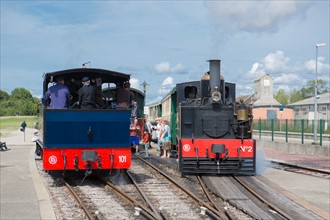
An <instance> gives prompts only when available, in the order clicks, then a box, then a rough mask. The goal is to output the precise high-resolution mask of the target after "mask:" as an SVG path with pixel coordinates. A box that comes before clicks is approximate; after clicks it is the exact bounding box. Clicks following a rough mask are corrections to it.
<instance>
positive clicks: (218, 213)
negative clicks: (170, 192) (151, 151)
mask: <svg viewBox="0 0 330 220" xmlns="http://www.w3.org/2000/svg"><path fill="white" fill-rule="evenodd" d="M138 158H139V159H140V160H141V161H142V162H143V163H145V164H146V165H148V166H149V167H150V168H151V169H152V170H154V171H156V172H157V173H158V174H160V175H161V176H162V177H164V178H165V179H166V180H167V181H169V182H170V183H172V184H173V185H175V186H176V187H177V188H178V189H179V190H180V191H182V192H184V193H185V194H186V195H187V196H188V197H189V198H190V199H191V200H193V201H194V202H195V203H196V204H197V205H198V206H199V208H200V213H199V214H203V213H207V214H208V215H209V216H210V217H211V218H213V219H230V218H228V216H227V213H226V212H225V211H224V209H221V208H220V207H219V206H218V207H215V205H210V203H211V201H210V200H209V201H208V202H205V201H204V200H203V199H201V198H199V197H198V196H196V195H195V194H194V193H193V192H191V191H190V190H189V189H187V188H185V187H184V186H183V185H182V184H181V183H180V182H178V181H176V180H175V179H174V178H172V177H171V176H170V175H168V174H166V173H165V172H164V171H162V170H161V169H159V168H157V167H156V166H154V165H153V164H151V163H149V162H148V161H147V160H145V159H143V158H141V157H138ZM132 167H136V166H132ZM178 204H179V203H178ZM178 204H176V206H178Z"/></svg>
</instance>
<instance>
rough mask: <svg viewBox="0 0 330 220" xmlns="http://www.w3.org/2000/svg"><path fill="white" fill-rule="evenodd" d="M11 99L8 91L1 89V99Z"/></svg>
mask: <svg viewBox="0 0 330 220" xmlns="http://www.w3.org/2000/svg"><path fill="white" fill-rule="evenodd" d="M8 99H9V95H8V93H7V92H6V91H3V90H0V101H1V102H3V101H6V100H8Z"/></svg>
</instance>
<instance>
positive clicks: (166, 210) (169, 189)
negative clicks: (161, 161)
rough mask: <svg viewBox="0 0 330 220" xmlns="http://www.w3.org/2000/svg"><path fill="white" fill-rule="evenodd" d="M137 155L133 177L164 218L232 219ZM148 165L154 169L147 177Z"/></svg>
mask: <svg viewBox="0 0 330 220" xmlns="http://www.w3.org/2000/svg"><path fill="white" fill-rule="evenodd" d="M136 158H138V159H139V161H138V160H132V166H131V169H130V171H131V172H132V176H133V178H135V181H136V182H137V183H138V185H139V187H140V188H141V189H142V190H143V191H144V192H145V194H146V195H147V196H148V198H149V200H150V201H151V203H153V204H156V206H157V207H159V208H158V212H159V214H160V215H161V216H162V218H164V219H205V218H206V219H207V218H210V219H228V218H227V216H226V214H225V213H221V212H219V211H218V210H216V209H215V208H213V207H212V206H210V205H209V204H208V203H206V202H204V201H203V200H201V199H200V198H198V197H197V196H196V195H195V194H194V193H192V192H191V191H189V190H188V189H187V188H185V187H183V186H182V185H181V184H180V183H178V182H177V181H176V180H174V179H173V178H171V177H170V176H169V175H167V174H166V173H165V172H163V171H162V170H160V169H158V168H157V167H155V166H154V165H152V164H151V163H149V162H148V161H146V160H145V159H143V158H141V157H136ZM142 162H143V163H144V164H143V163H142ZM145 164H147V165H148V167H149V169H148V170H150V172H149V174H148V175H147V176H146V166H145ZM133 173H134V174H133ZM160 175H161V176H160ZM173 186H175V187H173Z"/></svg>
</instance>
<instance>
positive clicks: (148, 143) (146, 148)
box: [143, 129, 151, 157]
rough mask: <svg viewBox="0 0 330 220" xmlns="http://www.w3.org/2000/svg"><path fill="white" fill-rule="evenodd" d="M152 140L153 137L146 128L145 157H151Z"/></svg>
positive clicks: (144, 140) (144, 137) (144, 136)
mask: <svg viewBox="0 0 330 220" xmlns="http://www.w3.org/2000/svg"><path fill="white" fill-rule="evenodd" d="M150 140H151V137H150V133H149V132H148V129H144V135H143V144H144V149H145V154H144V156H145V157H149V153H148V150H149V147H150Z"/></svg>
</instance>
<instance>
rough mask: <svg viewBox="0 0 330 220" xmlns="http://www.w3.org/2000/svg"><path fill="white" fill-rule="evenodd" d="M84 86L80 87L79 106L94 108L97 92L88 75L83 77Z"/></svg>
mask: <svg viewBox="0 0 330 220" xmlns="http://www.w3.org/2000/svg"><path fill="white" fill-rule="evenodd" d="M82 84H83V86H82V87H81V88H80V89H79V91H78V95H79V106H80V108H81V109H94V108H95V107H96V95H95V94H96V92H95V88H94V87H93V86H92V85H91V81H90V80H89V78H88V77H84V78H82Z"/></svg>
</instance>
